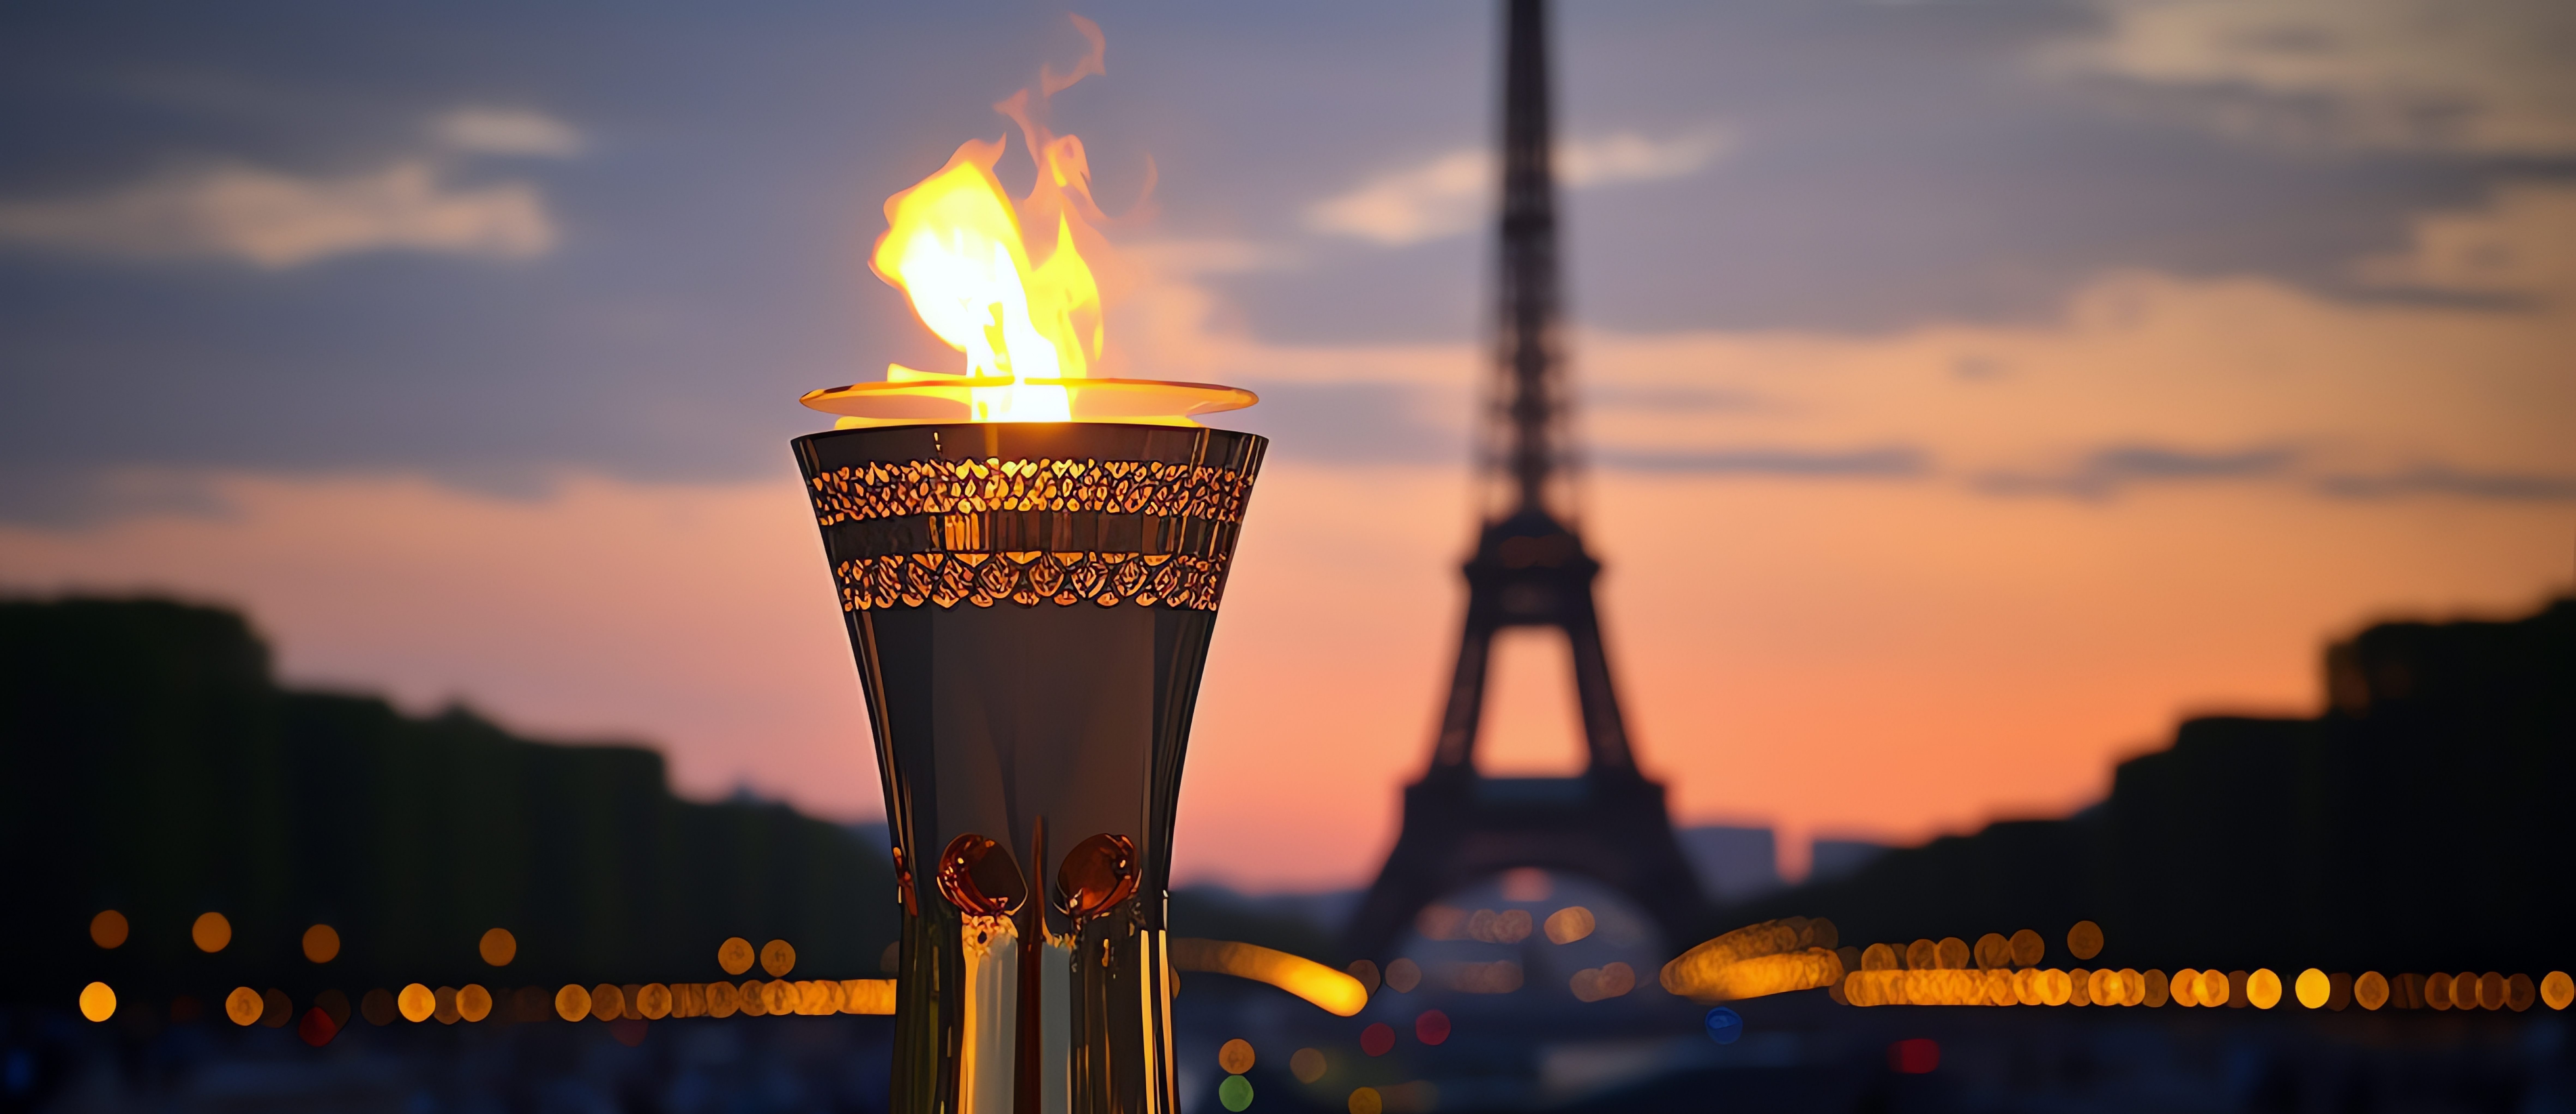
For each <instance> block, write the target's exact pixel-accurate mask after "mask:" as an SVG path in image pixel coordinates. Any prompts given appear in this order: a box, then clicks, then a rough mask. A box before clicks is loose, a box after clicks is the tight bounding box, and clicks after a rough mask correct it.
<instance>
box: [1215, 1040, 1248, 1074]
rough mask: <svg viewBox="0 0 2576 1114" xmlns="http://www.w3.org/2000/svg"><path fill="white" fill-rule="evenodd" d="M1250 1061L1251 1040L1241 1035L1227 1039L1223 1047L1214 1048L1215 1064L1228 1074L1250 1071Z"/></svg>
mask: <svg viewBox="0 0 2576 1114" xmlns="http://www.w3.org/2000/svg"><path fill="white" fill-rule="evenodd" d="M1252 1061H1253V1055H1252V1042H1251V1041H1248V1040H1245V1039H1243V1038H1242V1037H1236V1038H1234V1039H1233V1040H1230V1041H1227V1042H1225V1045H1224V1047H1222V1048H1219V1049H1217V1050H1216V1066H1218V1067H1221V1068H1224V1069H1225V1070H1226V1072H1227V1074H1230V1075H1241V1074H1243V1073H1245V1072H1248V1071H1251V1070H1252Z"/></svg>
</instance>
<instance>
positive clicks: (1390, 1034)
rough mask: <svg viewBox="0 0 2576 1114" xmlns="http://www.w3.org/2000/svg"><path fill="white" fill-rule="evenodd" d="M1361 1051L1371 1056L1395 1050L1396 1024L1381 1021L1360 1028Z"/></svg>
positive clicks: (1382, 1054)
mask: <svg viewBox="0 0 2576 1114" xmlns="http://www.w3.org/2000/svg"><path fill="white" fill-rule="evenodd" d="M1360 1051H1362V1052H1366V1053H1368V1054H1369V1055H1371V1056H1384V1055H1386V1054H1387V1053H1389V1052H1393V1051H1395V1026H1393V1025H1389V1024H1387V1023H1386V1022H1383V1021H1380V1022H1377V1023H1375V1024H1373V1025H1370V1026H1369V1027H1368V1028H1366V1029H1362V1030H1360Z"/></svg>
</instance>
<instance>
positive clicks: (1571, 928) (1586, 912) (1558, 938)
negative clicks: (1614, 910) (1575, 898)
mask: <svg viewBox="0 0 2576 1114" xmlns="http://www.w3.org/2000/svg"><path fill="white" fill-rule="evenodd" d="M1598 927H1600V922H1599V921H1598V920H1596V919H1594V917H1593V916H1592V910H1590V909H1586V908H1584V907H1583V906H1580V905H1568V906H1566V907H1565V908H1563V909H1559V910H1557V911H1556V912H1553V913H1550V914H1548V915H1547V942H1548V943H1551V944H1571V943H1573V942H1575V941H1577V940H1580V939H1583V938H1584V937H1586V936H1590V935H1592V931H1593V930H1594V929H1595V928H1598Z"/></svg>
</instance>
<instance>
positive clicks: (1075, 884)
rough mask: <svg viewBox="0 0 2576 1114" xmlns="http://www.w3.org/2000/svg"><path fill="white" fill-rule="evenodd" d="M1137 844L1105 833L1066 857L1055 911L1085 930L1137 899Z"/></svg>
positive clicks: (1058, 877)
mask: <svg viewBox="0 0 2576 1114" xmlns="http://www.w3.org/2000/svg"><path fill="white" fill-rule="evenodd" d="M1136 875H1137V869H1136V841H1135V840H1132V839H1129V838H1127V837H1126V836H1123V835H1118V834H1115V833H1111V832H1102V833H1100V834H1098V835H1095V836H1092V837H1091V838H1089V839H1086V840H1083V841H1082V842H1080V843H1077V844H1075V845H1074V846H1073V850H1071V851H1068V852H1066V853H1065V856H1064V861H1063V863H1061V864H1060V865H1058V866H1057V867H1056V876H1055V886H1056V911H1057V912H1059V913H1062V914H1063V915H1064V916H1065V918H1066V919H1067V920H1070V921H1072V922H1073V930H1074V931H1075V932H1076V933H1079V932H1081V931H1082V926H1083V925H1085V924H1088V923H1090V921H1091V920H1092V919H1093V918H1095V917H1098V916H1100V915H1102V914H1104V913H1107V912H1108V911H1109V910H1110V909H1111V907H1113V906H1116V905H1119V904H1121V903H1123V902H1125V901H1126V900H1127V899H1128V898H1131V897H1134V896H1136Z"/></svg>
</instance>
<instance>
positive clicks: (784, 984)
mask: <svg viewBox="0 0 2576 1114" xmlns="http://www.w3.org/2000/svg"><path fill="white" fill-rule="evenodd" d="M1343 977H1344V978H1348V977H1350V976H1348V975H1345V976H1343ZM802 1003H803V998H802V996H800V995H798V994H797V993H796V984H795V983H792V982H789V981H787V980H785V979H772V980H770V982H769V984H768V985H766V986H763V987H761V988H760V1005H761V1008H762V1012H764V1013H767V1014H769V1015H770V1016H772V1017H785V1016H788V1015H790V1014H793V1013H795V1012H796V1007H797V1006H798V1005H800V1004H802Z"/></svg>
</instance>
